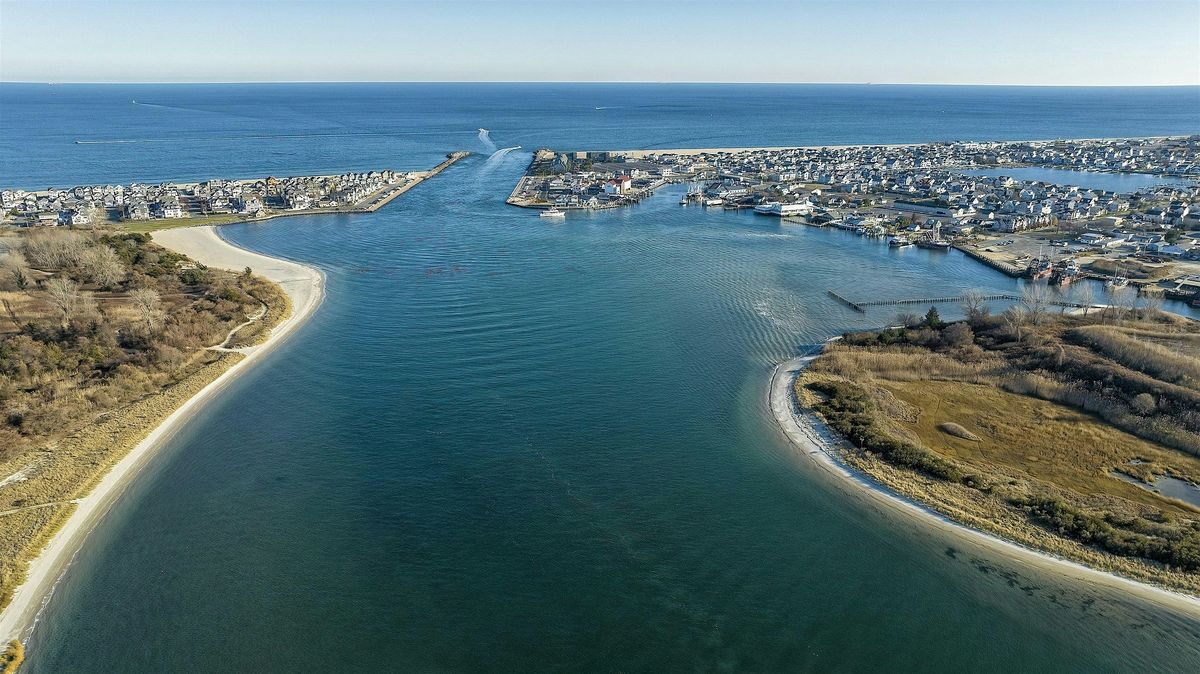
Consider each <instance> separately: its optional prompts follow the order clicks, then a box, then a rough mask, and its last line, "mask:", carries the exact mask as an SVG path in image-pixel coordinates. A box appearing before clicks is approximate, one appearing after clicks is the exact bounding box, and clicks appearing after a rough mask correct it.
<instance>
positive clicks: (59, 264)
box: [21, 230, 88, 271]
mask: <svg viewBox="0 0 1200 674" xmlns="http://www.w3.org/2000/svg"><path fill="white" fill-rule="evenodd" d="M87 247H88V244H87V240H86V239H85V238H84V237H83V236H82V235H80V234H79V233H77V232H64V231H55V230H51V231H45V232H36V233H34V234H31V235H29V236H27V237H25V241H24V242H23V243H22V244H21V252H22V253H24V254H25V259H26V260H28V261H29V264H30V265H31V266H33V267H34V268H36V269H46V270H51V271H57V270H59V269H62V268H64V267H69V266H71V265H73V264H75V263H76V262H78V261H79V258H80V256H81V255H83V252H84V251H85V250H87Z"/></svg>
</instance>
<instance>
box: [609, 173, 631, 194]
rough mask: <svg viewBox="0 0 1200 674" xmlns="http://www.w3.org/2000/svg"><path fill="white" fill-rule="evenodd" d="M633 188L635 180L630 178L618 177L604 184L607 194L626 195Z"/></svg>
mask: <svg viewBox="0 0 1200 674" xmlns="http://www.w3.org/2000/svg"><path fill="white" fill-rule="evenodd" d="M631 187H633V179H632V178H630V177H629V176H617V177H616V178H613V179H611V180H609V181H608V182H606V183H604V193H605V194H624V193H626V192H628V191H629V188H631Z"/></svg>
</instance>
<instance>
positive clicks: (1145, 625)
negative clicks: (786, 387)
mask: <svg viewBox="0 0 1200 674" xmlns="http://www.w3.org/2000/svg"><path fill="white" fill-rule="evenodd" d="M127 89H128V88H106V87H98V88H91V87H82V88H76V87H64V88H62V90H61V92H56V93H55V96H58V97H60V99H65V102H54V101H51V100H49V97H48V96H46V95H45V92H44V91H39V90H34V91H35V93H36V95H34V94H29V99H30V100H29V101H24V99H23V102H20V103H13V99H14V97H18V98H19V97H21V96H24V95H25V92H26V90H25V89H21V88H15V87H8V86H4V87H0V96H2V98H0V101H3V103H4V106H5V112H6V114H5V115H4V116H3V117H4V119H3V120H2V122H0V127H3V128H2V130H3V131H4V133H0V150H2V151H3V154H4V156H12V155H11V154H8V151H9V150H10V149H12V147H13V143H14V142H15V141H14V140H13V137H14V135H16V136H20V137H32V138H33V140H31V141H28V142H29V143H30V144H31V147H30V148H28V151H27V155H28V156H29V157H30V159H29V161H28V162H25V163H14V162H11V161H4V162H3V167H2V170H3V180H0V182H3V183H4V184H25V185H39V184H42V183H54V184H61V183H74V182H100V181H107V180H128V179H134V178H142V179H147V180H150V179H154V180H161V179H166V178H173V179H175V178H179V179H182V178H203V177H208V176H213V175H258V174H262V173H267V172H272V173H277V174H299V173H307V172H327V171H343V170H347V169H352V168H372V167H378V166H392V167H396V168H417V167H422V166H427V165H431V164H432V163H434V162H436V160H437V159H438V158H439V156H440V155H441V154H442V153H444V152H446V151H448V150H452V149H460V148H464V149H471V150H475V151H483V150H485V149H486V148H485V146H484V144H483V143H482V141H481V140H480V139H479V138H478V128H479V127H485V128H489V129H491V136H492V140H493V142H494V143H495V144H496V145H497V146H499V147H509V146H512V145H518V144H519V145H523V146H525V148H526V149H529V148H532V147H536V146H541V145H562V146H576V147H605V146H621V147H635V146H651V145H658V146H663V147H665V146H672V145H674V146H680V145H689V144H692V145H695V144H710V145H738V144H747V145H750V144H754V145H780V144H809V143H816V142H841V143H848V142H886V141H896V142H899V141H915V140H935V139H944V138H953V137H976V138H988V137H996V138H1005V137H1008V138H1018V137H1047V136H1113V135H1130V134H1134V133H1144V134H1160V133H1184V132H1191V131H1195V130H1196V129H1198V128H1200V120H1198V119H1197V113H1196V110H1197V108H1196V107H1195V106H1193V105H1192V103H1194V102H1195V101H1196V99H1197V91H1196V90H1194V89H1181V90H1150V94H1146V95H1153V96H1159V97H1161V105H1159V107H1158V109H1157V110H1156V111H1154V112H1153V114H1152V113H1150V112H1147V110H1146V106H1145V102H1144V95H1143V94H1144V92H1142V93H1137V92H1134V93H1127V92H1112V91H1107V90H1046V89H1034V90H1020V89H1018V90H1014V89H986V88H985V89H980V88H945V89H944V88H936V87H935V88H903V87H896V88H892V87H880V88H863V87H858V88H854V87H846V88H838V87H831V88H826V87H790V88H774V89H772V88H755V87H734V88H728V87H727V88H720V87H661V88H654V87H616V86H613V87H608V86H596V87H572V86H559V87H532V88H531V87H525V86H510V87H508V88H505V87H499V86H491V85H486V86H485V85H479V86H475V85H472V86H458V87H450V86H443V87H424V86H421V87H416V86H414V87H408V88H405V87H397V86H376V87H369V86H354V87H349V86H347V87H328V88H312V87H293V88H289V87H265V88H264V87H210V88H204V87H146V88H132V89H138V91H136V92H133V93H131V92H130V91H128V90H127ZM876 92H878V93H876ZM133 99H136V100H137V101H138V103H137V104H136V105H134V104H131V103H130V102H129V101H130V100H133ZM81 101H82V102H84V103H88V104H89V105H90V107H89V108H88V110H91V111H92V112H87V111H83V110H80V109H77V107H76V106H79V105H82V104H83V103H81ZM1098 101H1099V102H1105V103H1107V105H1096V103H1097V102H1098ZM143 102H145V103H146V104H150V103H153V104H154V105H155V106H158V107H149V106H148V105H144V104H143ZM1034 103H1036V105H1035V104H1034ZM23 106H31V107H29V108H25V107H23ZM596 107H610V109H606V110H595V109H594V108H596ZM143 108H144V109H143ZM10 110H16V111H18V112H19V113H20V114H8V113H9V111H10ZM23 110H24V112H21V111H23ZM622 110H624V112H622ZM1164 110H1165V112H1164ZM933 111H940V112H936V113H934V112H933ZM1097 111H1099V112H1097ZM164 120H167V121H164ZM268 129H270V130H272V134H274V136H279V137H272V138H270V139H245V138H243V139H242V140H237V141H234V140H227V139H228V138H233V137H245V136H257V135H267V134H266V130H268ZM326 129H345V130H346V131H345V133H344V134H343V135H338V136H333V135H316V133H317V131H320V130H326ZM18 131H19V132H20V133H17V132H18ZM359 134H365V135H359ZM283 136H287V137H283ZM291 136H295V137H291ZM176 137H177V138H186V139H193V140H187V141H177V140H173V138H176ZM76 139H99V140H104V139H108V140H135V141H154V142H127V143H112V144H107V145H99V144H76V143H74V140H76ZM528 160H529V154H528V152H526V151H517V152H511V153H508V154H505V155H498V156H496V157H494V158H491V157H489V156H488V155H487V154H479V155H476V156H473V157H471V158H469V159H468V160H466V161H464V162H461V163H460V164H458V165H456V166H455V167H453V168H452V169H450V170H448V171H447V172H446V173H444V174H443V175H441V176H439V177H437V178H436V179H435V180H432V181H430V182H428V183H426V184H424V185H422V186H420V187H419V188H417V189H415V190H413V191H412V192H410V193H408V194H406V195H405V196H404V197H402V198H401V199H399V200H397V201H396V202H394V203H393V204H392V205H390V206H388V207H386V208H384V209H382V210H380V211H378V212H376V213H374V214H369V215H355V216H333V217H298V218H290V219H287V220H281V221H276V222H270V223H263V224H254V225H237V226H231V227H227V228H224V229H223V230H222V234H223V235H224V236H226V237H227V238H229V239H230V240H232V241H234V242H235V243H237V244H239V245H243V246H246V247H250V248H253V249H256V250H261V251H264V252H268V253H271V254H276V255H284V256H288V257H291V258H295V259H299V260H303V261H307V262H311V263H313V264H316V265H318V266H320V267H321V268H322V269H323V270H324V271H325V272H326V274H327V275H328V297H327V300H326V302H325V304H324V305H323V306H322V307H321V309H320V310H319V311H318V312H317V314H316V315H315V316H314V317H313V318H312V319H311V321H310V322H309V323H308V324H307V325H306V326H305V327H304V329H303V330H301V331H300V332H299V333H298V334H296V335H295V336H294V337H292V338H291V339H290V340H289V342H288V343H287V344H286V346H285V347H284V348H281V349H280V350H278V351H276V352H274V353H273V354H272V355H271V356H270V357H269V358H267V359H266V360H264V361H263V362H262V363H261V364H259V365H257V366H256V367H255V368H254V369H252V370H251V371H250V372H249V373H247V374H246V375H245V376H243V377H242V378H241V379H239V380H238V381H237V382H236V383H235V384H233V385H232V386H231V387H230V388H229V390H227V391H226V392H225V393H224V394H223V395H222V396H221V397H220V398H219V399H217V400H216V401H214V402H213V403H212V404H209V405H208V406H206V407H205V409H204V410H203V411H202V412H201V413H200V414H198V415H197V417H196V418H195V419H194V420H193V421H192V422H190V423H189V424H188V425H187V427H186V428H185V429H184V430H183V431H182V432H181V433H180V434H179V435H178V436H177V437H175V438H174V439H173V440H172V441H171V442H169V443H168V446H167V447H165V448H164V450H163V452H162V454H161V455H160V458H159V460H157V461H156V462H155V463H154V464H153V465H152V466H151V467H150V468H149V469H147V470H146V471H145V472H144V473H143V474H141V475H140V476H139V478H138V479H137V480H136V482H135V484H134V485H133V486H132V487H131V489H130V490H129V492H128V493H127V494H126V496H125V498H123V499H122V500H121V501H120V502H119V503H118V504H117V505H116V506H115V507H114V508H113V510H112V512H111V513H110V515H109V516H108V517H107V518H106V519H105V520H104V522H103V523H102V524H101V525H100V526H99V527H98V528H97V529H96V531H95V532H93V534H92V536H91V537H90V539H89V542H88V545H87V547H86V548H85V549H84V550H83V551H82V552H81V553H80V554H79V556H78V557H77V559H76V561H75V562H74V564H73V565H72V566H71V567H70V569H69V571H68V572H67V574H66V575H65V577H64V579H63V581H62V582H61V584H60V586H59V588H58V591H57V592H56V593H55V595H54V597H53V599H52V601H51V603H50V606H49V608H48V610H47V611H46V612H45V615H44V618H43V620H42V622H41V624H40V626H39V627H38V629H37V630H36V631H35V633H34V635H33V638H32V641H31V643H30V646H31V652H32V659H31V662H30V666H29V671H31V672H76V671H122V672H163V671H214V672H216V671H222V672H223V671H231V670H232V671H300V670H326V671H378V670H402V671H407V670H416V671H545V670H571V671H578V670H583V671H588V670H596V671H663V670H703V671H707V670H728V671H745V670H750V671H767V670H775V671H780V670H782V671H796V670H817V671H826V670H830V669H834V670H855V669H858V670H863V669H869V670H879V669H887V670H889V671H918V672H928V671H962V670H971V671H1013V670H1039V671H1080V672H1099V671H1127V670H1130V669H1135V670H1142V671H1189V670H1193V671H1194V670H1195V668H1196V666H1197V665H1198V663H1200V624H1197V623H1196V622H1195V621H1192V620H1188V619H1185V618H1181V617H1178V616H1174V615H1171V614H1169V613H1166V612H1163V611H1161V610H1159V609H1156V608H1155V607H1153V606H1148V605H1145V604H1143V603H1141V602H1139V601H1135V600H1132V599H1130V598H1128V597H1126V596H1124V595H1122V594H1120V593H1115V592H1111V591H1107V590H1105V589H1104V588H1100V587H1095V586H1091V585H1083V584H1079V583H1076V582H1074V581H1070V580H1069V579H1064V578H1061V577H1059V576H1057V575H1051V574H1044V573H1038V572H1036V571H1035V570H1032V569H1029V568H1026V567H1025V566H1023V565H1022V564H1020V563H1017V562H1013V561H1010V560H1004V559H997V558H995V557H993V556H991V555H989V554H987V553H985V552H984V551H981V550H978V549H976V548H974V547H973V546H972V545H971V544H969V543H968V542H965V541H962V540H959V539H957V538H947V537H943V536H941V535H939V534H934V533H931V532H928V531H926V530H924V529H923V528H921V527H915V526H913V525H912V524H911V523H909V522H907V521H903V520H898V519H896V518H894V517H893V516H891V515H889V514H888V513H884V512H876V511H875V510H873V509H872V508H870V507H867V506H864V505H862V504H861V503H860V502H859V501H858V500H856V499H853V498H849V497H847V495H846V494H845V493H843V492H842V491H841V489H840V488H839V487H838V486H837V485H836V484H829V483H828V482H826V481H825V480H824V479H823V478H821V477H820V476H819V475H818V474H816V473H814V472H813V471H812V470H811V469H810V467H809V466H808V464H806V462H805V461H806V460H805V459H804V457H802V456H798V455H797V454H796V452H795V451H794V450H793V448H792V447H791V446H789V444H788V443H787V442H786V440H784V439H783V438H782V437H781V435H780V433H779V432H778V431H777V430H776V427H775V425H774V422H773V421H772V419H771V416H770V413H769V410H768V408H767V401H766V389H767V380H768V377H769V374H770V371H771V369H772V367H773V365H774V364H775V363H776V362H778V361H780V360H782V359H784V358H787V357H789V356H791V355H793V354H794V353H795V352H796V350H797V348H798V347H799V345H802V344H806V343H811V342H815V341H819V340H821V339H823V338H825V337H827V336H829V335H830V334H833V333H836V332H838V331H841V330H846V329H851V328H862V327H870V326H874V325H878V324H881V323H884V322H886V321H887V320H889V319H890V315H889V314H887V313H879V314H867V315H866V316H863V315H858V314H853V313H851V312H849V311H848V310H846V309H845V308H844V307H842V306H840V305H838V304H836V303H835V302H833V301H832V300H830V299H829V298H828V297H827V295H826V290H827V289H829V288H833V289H837V290H839V291H840V292H843V294H847V295H851V296H869V295H881V296H897V297H899V296H910V295H921V294H929V293H934V294H937V295H947V294H953V293H956V292H959V291H961V290H965V289H968V288H975V287H979V288H986V289H993V290H997V291H1002V290H1011V289H1013V288H1015V287H1016V283H1017V282H1015V281H1013V280H1011V279H1008V278H1006V277H1004V276H1001V275H999V274H998V273H995V272H992V271H990V270H988V269H986V268H983V267H981V266H979V265H977V264H975V263H973V262H972V261H970V260H968V259H966V258H965V257H963V256H961V255H959V254H957V253H949V254H946V253H934V252H930V251H923V250H903V251H893V250H889V249H888V248H887V246H886V245H885V244H882V243H880V242H876V241H871V240H864V239H861V238H859V237H856V236H854V235H852V234H848V233H845V232H839V231H824V230H816V229H809V228H804V227H792V226H788V225H783V224H781V223H780V221H779V220H777V219H772V218H764V217H755V216H753V215H751V214H746V213H723V212H716V211H706V210H702V209H696V208H684V207H680V206H678V205H677V201H678V195H677V193H676V192H674V191H672V190H670V189H668V190H664V192H663V193H661V194H660V195H658V196H656V197H654V198H652V199H650V200H648V201H647V202H645V203H643V204H642V205H640V206H638V207H636V208H632V209H627V210H622V211H614V212H607V213H597V214H590V215H588V214H574V213H573V214H571V217H568V218H567V219H566V221H565V222H561V223H555V224H548V223H546V222H545V221H541V220H539V219H538V218H537V217H535V216H534V215H533V214H532V213H530V212H528V211H523V210H519V209H515V208H510V207H506V206H505V205H504V204H503V199H504V197H505V196H506V195H507V193H508V191H509V190H510V189H511V187H512V185H513V183H514V181H515V180H516V178H517V177H518V176H519V175H520V173H521V171H522V170H523V168H524V166H525V164H526V163H527V162H528ZM577 215H579V217H575V216H577ZM944 309H945V311H946V312H947V313H952V312H953V308H952V307H946V308H944Z"/></svg>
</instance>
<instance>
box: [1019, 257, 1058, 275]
mask: <svg viewBox="0 0 1200 674" xmlns="http://www.w3.org/2000/svg"><path fill="white" fill-rule="evenodd" d="M1052 273H1054V265H1052V264H1051V263H1050V259H1049V258H1045V257H1036V258H1034V259H1033V261H1032V262H1030V263H1029V266H1028V267H1026V268H1025V277H1026V278H1028V279H1029V280H1031V281H1039V280H1041V279H1044V278H1050V274H1052Z"/></svg>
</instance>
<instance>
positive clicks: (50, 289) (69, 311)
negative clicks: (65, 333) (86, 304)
mask: <svg viewBox="0 0 1200 674" xmlns="http://www.w3.org/2000/svg"><path fill="white" fill-rule="evenodd" d="M46 294H47V295H49V297H50V303H51V304H53V305H54V308H55V309H57V310H58V313H59V314H60V318H61V324H62V328H63V329H64V330H66V329H67V327H68V326H69V325H70V324H71V319H72V318H74V317H75V315H76V313H77V312H78V311H79V309H80V306H81V305H82V304H83V293H81V292H79V284H77V283H75V282H74V281H72V280H71V279H69V278H66V277H63V276H55V277H54V278H52V279H50V280H49V281H46Z"/></svg>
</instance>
